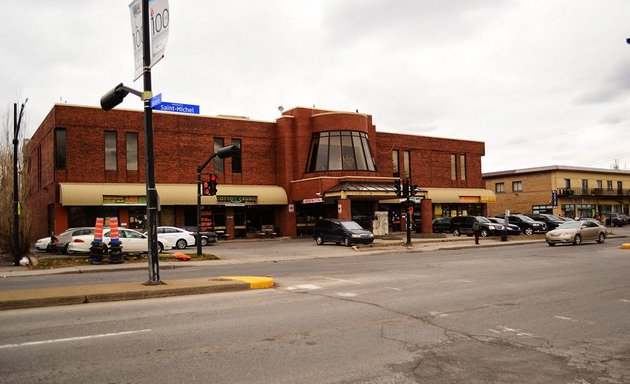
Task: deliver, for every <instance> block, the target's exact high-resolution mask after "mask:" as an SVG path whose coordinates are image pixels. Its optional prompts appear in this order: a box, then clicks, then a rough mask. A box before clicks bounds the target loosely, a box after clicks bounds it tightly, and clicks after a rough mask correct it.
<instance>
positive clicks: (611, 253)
mask: <svg viewBox="0 0 630 384" xmlns="http://www.w3.org/2000/svg"><path fill="white" fill-rule="evenodd" d="M621 242H624V239H610V240H608V241H607V242H606V243H605V244H603V245H598V244H585V245H582V246H579V247H576V246H557V247H553V248H552V247H547V246H546V244H545V243H544V242H536V243H532V244H528V245H520V246H506V247H495V248H465V249H457V250H445V251H436V252H421V253H400V252H395V253H389V254H378V255H377V254H373V255H361V254H358V255H357V254H352V253H348V254H347V255H343V256H341V257H327V258H323V257H322V258H320V259H304V260H292V261H276V262H261V261H255V260H241V262H239V263H233V264H230V263H224V264H215V265H212V266H198V267H190V268H185V269H181V270H171V271H163V272H162V278H163V279H164V280H168V279H169V278H187V277H195V276H204V275H212V276H214V275H217V274H233V273H236V272H238V273H239V274H253V275H256V274H258V275H269V276H271V277H273V278H274V279H275V280H276V282H277V284H278V285H277V287H276V288H274V289H268V290H262V291H246V292H234V293H221V294H210V295H197V296H185V297H176V298H163V299H150V300H141V301H133V302H118V303H104V304H88V305H79V306H68V307H50V308H38V309H28V310H14V311H3V312H1V313H0V321H1V322H2V324H3V327H2V329H0V340H1V341H0V361H2V364H1V365H0V375H1V377H3V381H4V382H11V383H33V382H38V381H39V382H47V383H57V382H58V383H69V382H103V383H127V382H134V383H136V382H140V383H145V382H146V383H167V382H168V383H172V382H187V383H196V382H199V383H208V382H212V383H250V382H259V383H403V384H404V383H454V382H461V383H579V384H585V383H628V382H630V321H628V318H630V284H628V276H630V250H621V249H620V248H619V245H620V244H621ZM278 243H280V242H278ZM304 246H307V244H306V243H305V244H304ZM259 247H260V246H259ZM319 248H324V251H323V252H351V250H350V249H347V248H344V247H335V246H331V247H319ZM340 249H342V250H343V251H341V250H340ZM318 252H322V251H318ZM233 256H234V257H237V256H239V255H237V254H235V255H233ZM240 257H247V255H246V254H243V255H241V256H240ZM233 260H238V259H236V258H235V259H233ZM88 275H92V274H86V275H66V276H57V277H47V278H53V279H62V278H64V279H67V280H68V281H70V280H75V279H83V278H86V276H87V277H88V278H105V277H103V276H104V275H107V274H94V276H88ZM110 275H116V276H118V277H119V278H122V279H136V278H138V277H139V276H141V277H142V278H144V277H146V276H145V274H143V273H141V272H139V271H135V272H116V273H110ZM22 279H31V278H20V279H14V280H20V281H28V280H22ZM7 280H11V279H4V280H3V281H2V283H3V286H4V283H5V282H6V281H7ZM31 283H33V281H31ZM51 284H54V282H52V283H51Z"/></svg>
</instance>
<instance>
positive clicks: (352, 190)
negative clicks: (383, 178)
mask: <svg viewBox="0 0 630 384" xmlns="http://www.w3.org/2000/svg"><path fill="white" fill-rule="evenodd" d="M424 192H425V191H424V190H423V189H417V196H418V197H421V196H422V195H423V194H424ZM370 196H371V197H377V198H388V197H391V198H396V197H397V196H396V191H395V190H394V183H393V182H392V181H390V182H376V181H372V182H368V181H364V182H360V181H346V182H343V183H339V184H337V185H336V186H334V187H332V188H330V189H329V190H327V191H326V192H324V197H329V198H330V197H334V198H337V197H341V198H342V199H343V198H351V197H355V198H360V197H370Z"/></svg>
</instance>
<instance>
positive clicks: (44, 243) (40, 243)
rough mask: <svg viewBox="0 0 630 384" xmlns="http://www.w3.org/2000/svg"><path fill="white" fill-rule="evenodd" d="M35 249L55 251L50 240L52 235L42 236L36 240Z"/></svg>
mask: <svg viewBox="0 0 630 384" xmlns="http://www.w3.org/2000/svg"><path fill="white" fill-rule="evenodd" d="M35 249H36V250H38V251H40V252H53V251H54V246H53V244H52V243H51V241H50V236H47V237H42V238H41V239H39V240H37V241H36V242H35Z"/></svg>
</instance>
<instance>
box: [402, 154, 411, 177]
mask: <svg viewBox="0 0 630 384" xmlns="http://www.w3.org/2000/svg"><path fill="white" fill-rule="evenodd" d="M403 166H404V167H405V177H411V154H410V153H409V151H404V152H403Z"/></svg>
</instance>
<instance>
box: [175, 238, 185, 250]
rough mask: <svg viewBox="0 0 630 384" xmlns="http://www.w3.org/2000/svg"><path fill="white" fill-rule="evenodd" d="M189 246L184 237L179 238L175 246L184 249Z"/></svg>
mask: <svg viewBox="0 0 630 384" xmlns="http://www.w3.org/2000/svg"><path fill="white" fill-rule="evenodd" d="M187 246H188V243H187V242H186V240H184V239H179V240H177V241H176V242H175V248H177V249H184V248H186V247H187Z"/></svg>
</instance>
